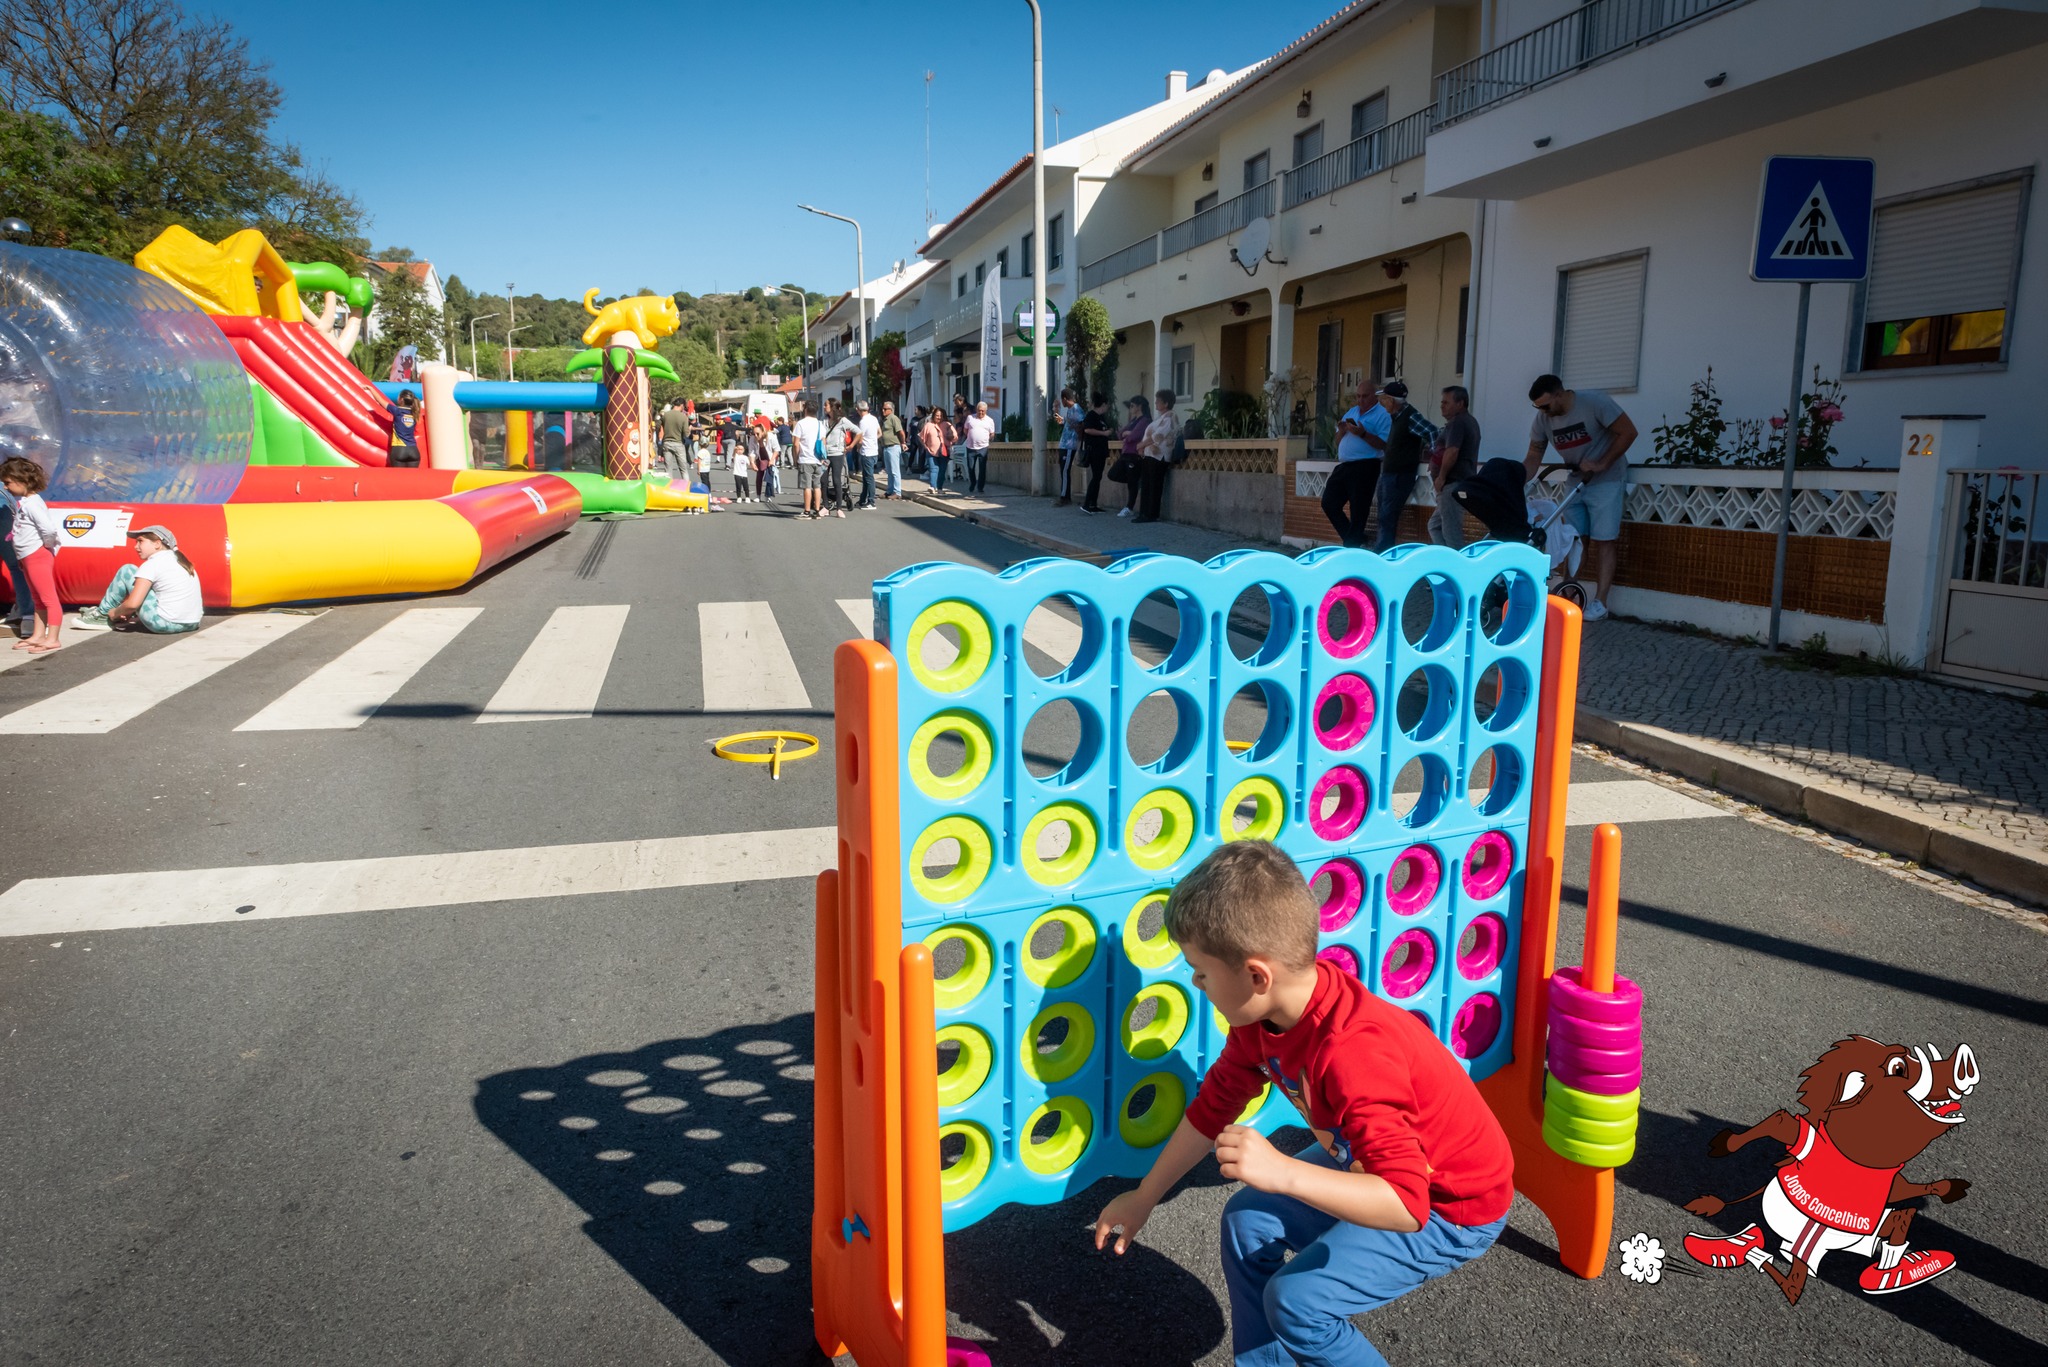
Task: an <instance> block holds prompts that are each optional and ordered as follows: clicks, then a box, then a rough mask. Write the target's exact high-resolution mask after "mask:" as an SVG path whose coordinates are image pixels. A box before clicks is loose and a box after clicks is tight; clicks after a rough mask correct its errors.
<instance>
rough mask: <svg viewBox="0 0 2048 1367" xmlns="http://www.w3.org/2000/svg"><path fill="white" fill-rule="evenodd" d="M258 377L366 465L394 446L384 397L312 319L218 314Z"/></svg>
mask: <svg viewBox="0 0 2048 1367" xmlns="http://www.w3.org/2000/svg"><path fill="white" fill-rule="evenodd" d="M214 322H216V323H218V324H220V330H221V331H222V332H223V333H225V334H227V338H228V341H229V342H231V343H232V344H233V345H234V348H235V354H236V355H237V356H239V357H241V360H242V364H243V366H244V367H246V368H247V369H248V371H249V373H250V374H251V375H253V376H255V378H256V380H257V382H258V383H259V384H261V385H262V386H263V387H264V388H265V389H267V390H269V391H270V393H271V395H272V396H273V397H274V398H276V399H277V401H278V402H279V403H281V404H283V405H284V406H285V408H286V410H287V411H289V412H290V413H291V415H292V416H293V417H295V418H297V419H299V421H301V422H303V423H305V424H306V425H307V426H309V427H311V428H312V429H313V430H314V431H315V432H318V433H319V434H320V435H321V436H322V437H325V438H326V439H327V442H328V444H329V445H331V446H332V447H333V448H334V449H335V450H336V451H337V452H339V453H340V454H341V455H343V456H346V457H347V458H348V459H350V460H352V461H355V462H357V463H358V464H361V465H383V464H385V463H386V458H387V457H388V455H389V453H390V450H391V415H390V414H389V413H388V412H387V411H386V410H385V408H384V396H383V395H382V394H381V393H380V392H379V391H378V390H377V388H376V386H374V385H372V384H371V383H370V382H369V381H368V380H366V379H364V378H363V375H362V372H361V371H359V370H357V369H356V368H355V367H354V366H352V365H350V364H349V363H348V362H347V361H345V360H343V359H342V357H341V353H339V352H337V351H336V350H335V349H334V348H333V347H331V346H329V345H328V344H327V343H326V342H325V341H323V340H321V337H320V334H319V332H318V331H317V330H315V329H314V327H313V325H312V324H310V323H307V322H303V321H298V322H283V321H280V320H279V319H276V318H245V317H242V316H240V315H236V314H224V315H221V316H218V317H216V318H215V319H214Z"/></svg>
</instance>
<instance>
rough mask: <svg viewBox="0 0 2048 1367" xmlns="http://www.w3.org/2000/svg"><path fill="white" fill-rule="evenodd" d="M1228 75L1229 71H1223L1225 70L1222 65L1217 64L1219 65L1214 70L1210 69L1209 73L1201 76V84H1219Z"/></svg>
mask: <svg viewBox="0 0 2048 1367" xmlns="http://www.w3.org/2000/svg"><path fill="white" fill-rule="evenodd" d="M1229 76H1230V73H1229V72H1227V71H1225V70H1224V69H1223V68H1222V67H1220V66H1219V67H1217V68H1216V69H1215V70H1213V71H1211V72H1210V73H1209V74H1208V75H1206V76H1204V77H1203V78H1202V84H1203V85H1221V84H1223V82H1224V81H1225V80H1226V79H1228V78H1229Z"/></svg>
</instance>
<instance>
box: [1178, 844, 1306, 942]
mask: <svg viewBox="0 0 2048 1367" xmlns="http://www.w3.org/2000/svg"><path fill="white" fill-rule="evenodd" d="M1321 930H1322V918H1321V916H1320V915H1319V914H1318V912H1317V911H1316V904H1315V900H1314V899H1313V898H1311V897H1310V896H1309V892H1308V884H1307V883H1306V882H1304V881H1303V880H1302V876H1301V870H1300V869H1297V868H1296V867H1294V861H1293V860H1291V859H1289V858H1288V857H1287V856H1286V855H1284V854H1282V853H1281V852H1280V850H1279V848H1278V847H1277V846H1275V845H1273V844H1271V843H1270V842H1268V841H1264V840H1237V841H1232V842H1231V843H1230V844H1228V845H1224V846H1222V847H1220V848H1218V849H1216V850H1214V851H1212V852H1211V853H1210V855H1209V857H1208V858H1207V859H1204V860H1203V861H1202V862H1201V863H1199V864H1197V865H1195V867H1194V869H1193V870H1192V871H1191V872H1190V873H1189V874H1188V876H1187V877H1185V878H1183V879H1181V880H1180V882H1179V883H1178V884H1176V885H1175V886H1174V889H1173V895H1172V896H1171V897H1169V898H1168V899H1167V902H1166V933H1167V934H1168V935H1170V936H1172V937H1173V940H1174V943H1176V944H1184V945H1193V946H1194V947H1195V948H1196V949H1199V950H1200V951H1202V953H1204V954H1212V955H1214V956H1215V957H1217V958H1219V959H1221V960H1223V961H1224V962H1225V963H1227V964H1229V965H1230V966H1231V967H1233V968H1242V967H1244V964H1245V961H1246V960H1247V959H1250V958H1253V957H1258V958H1261V959H1270V960H1272V961H1273V962H1274V963H1277V964H1279V965H1280V966H1281V967H1283V968H1287V969H1292V970H1294V971H1295V972H1300V971H1302V970H1304V969H1307V968H1310V967H1313V966H1314V964H1315V961H1316V939H1317V937H1318V935H1319V934H1320V933H1321Z"/></svg>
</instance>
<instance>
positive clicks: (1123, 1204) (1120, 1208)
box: [1095, 1191, 1152, 1254]
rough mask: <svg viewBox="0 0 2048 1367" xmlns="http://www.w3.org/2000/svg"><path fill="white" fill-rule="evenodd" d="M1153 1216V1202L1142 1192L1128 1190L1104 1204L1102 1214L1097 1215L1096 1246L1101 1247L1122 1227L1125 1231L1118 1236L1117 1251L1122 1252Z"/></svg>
mask: <svg viewBox="0 0 2048 1367" xmlns="http://www.w3.org/2000/svg"><path fill="white" fill-rule="evenodd" d="M1151 1218H1152V1203H1151V1202H1150V1201H1148V1200H1146V1199H1145V1197H1144V1194H1143V1193H1142V1192H1136V1191H1127V1192H1125V1193H1124V1194H1123V1195H1121V1196H1119V1197H1117V1198H1116V1199H1115V1200H1113V1201H1111V1202H1110V1203H1109V1204H1108V1205H1106V1206H1104V1207H1103V1208H1102V1214H1100V1215H1098V1216H1096V1217H1095V1246H1096V1247H1097V1248H1101V1247H1102V1245H1103V1244H1104V1243H1105V1242H1107V1241H1108V1239H1109V1237H1110V1235H1111V1234H1112V1233H1113V1232H1114V1231H1115V1230H1117V1229H1118V1228H1119V1227H1121V1228H1122V1230H1123V1232H1122V1233H1121V1234H1118V1235H1117V1236H1116V1251H1117V1252H1118V1253H1119V1254H1121V1253H1122V1252H1123V1251H1124V1250H1125V1249H1127V1248H1129V1247H1130V1246H1131V1240H1133V1239H1135V1238H1137V1237H1138V1231H1139V1230H1141V1229H1143V1228H1144V1227H1145V1222H1146V1221H1147V1220H1149V1219H1151Z"/></svg>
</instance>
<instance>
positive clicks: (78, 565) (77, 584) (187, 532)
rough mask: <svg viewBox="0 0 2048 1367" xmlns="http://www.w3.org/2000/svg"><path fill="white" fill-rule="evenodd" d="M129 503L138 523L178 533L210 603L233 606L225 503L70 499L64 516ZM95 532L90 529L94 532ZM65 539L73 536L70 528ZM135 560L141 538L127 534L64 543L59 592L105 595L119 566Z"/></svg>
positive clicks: (88, 599)
mask: <svg viewBox="0 0 2048 1367" xmlns="http://www.w3.org/2000/svg"><path fill="white" fill-rule="evenodd" d="M122 508H126V509H128V510H129V511H131V512H132V513H133V514H134V520H133V522H132V523H131V525H132V526H135V527H148V526H152V525H154V526H160V527H167V528H169V529H170V533H171V535H172V536H175V537H177V538H178V549H179V550H181V551H183V552H184V553H185V558H186V559H188V560H190V561H191V562H192V568H193V569H194V570H195V571H197V573H198V575H199V588H200V592H201V594H202V595H203V596H204V598H205V600H206V606H208V607H210V608H224V607H226V606H228V603H229V601H230V600H229V598H228V594H229V592H230V586H231V576H230V573H229V566H228V519H227V509H226V507H225V505H223V504H219V503H66V504H64V505H62V509H61V512H60V521H67V520H68V518H69V515H70V514H73V513H80V514H83V513H91V514H99V513H103V512H113V511H118V510H119V509H122ZM89 534H90V533H88V535H89ZM65 540H66V541H68V540H70V533H69V530H68V529H67V530H66V533H65ZM134 563H135V543H134V542H132V541H128V540H126V539H123V541H122V542H121V543H120V544H119V545H116V546H78V545H64V546H61V548H60V549H59V550H58V552H57V596H58V597H59V598H61V599H63V600H64V601H65V602H66V603H74V604H89V603H97V602H99V601H100V595H101V594H103V593H105V592H106V591H107V585H108V584H110V583H112V582H113V580H114V573H115V571H117V570H119V569H120V568H121V567H122V566H123V565H132V564H134Z"/></svg>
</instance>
